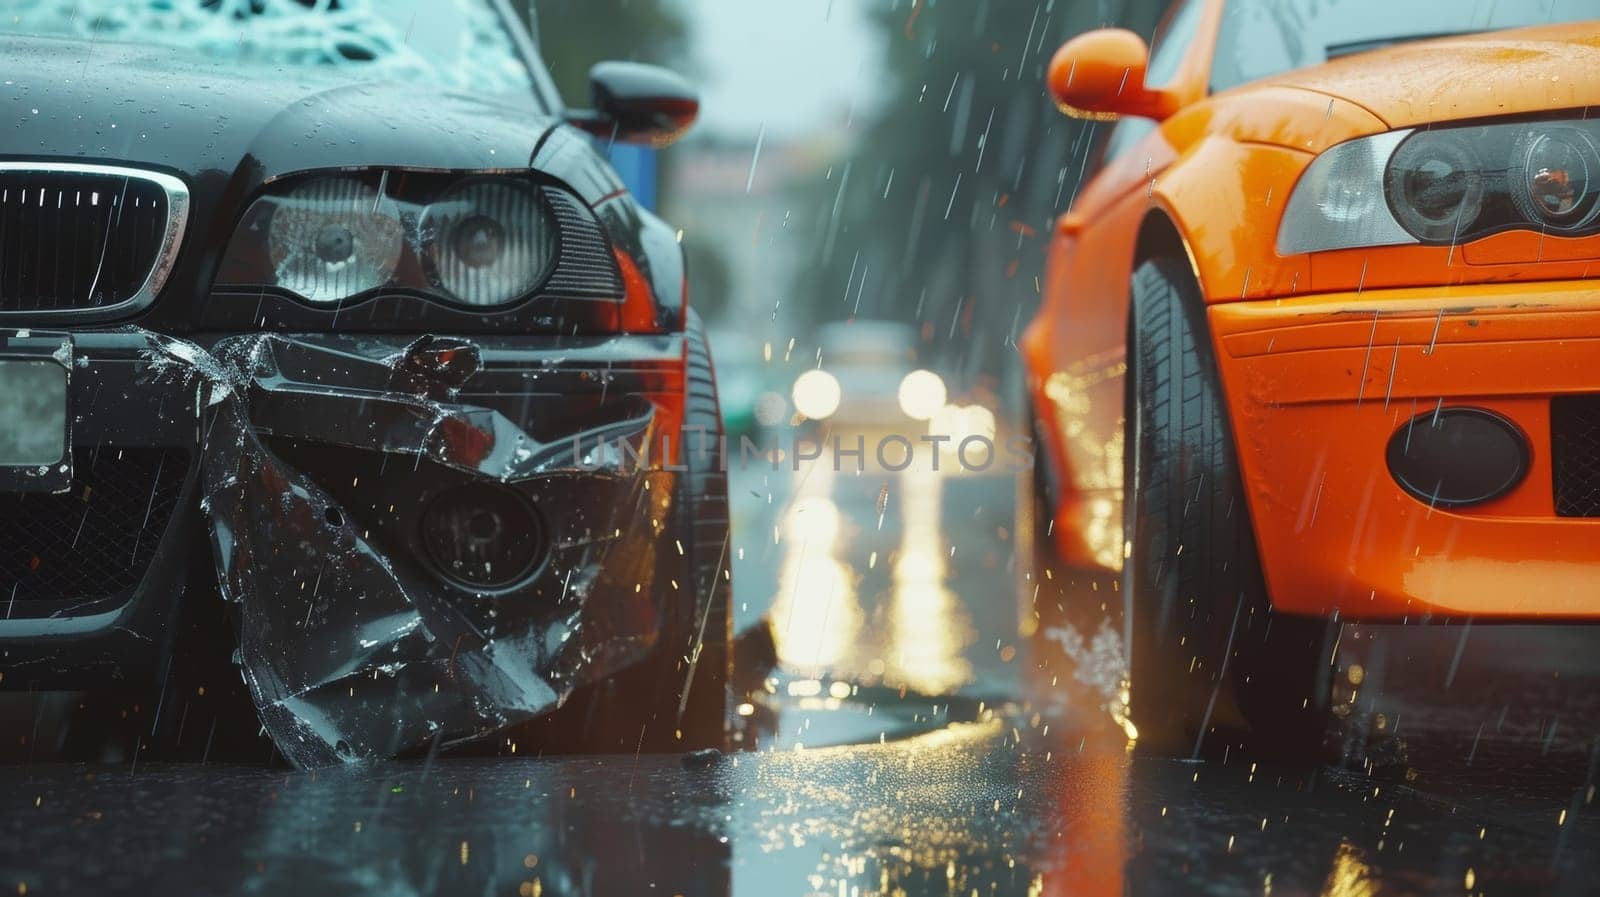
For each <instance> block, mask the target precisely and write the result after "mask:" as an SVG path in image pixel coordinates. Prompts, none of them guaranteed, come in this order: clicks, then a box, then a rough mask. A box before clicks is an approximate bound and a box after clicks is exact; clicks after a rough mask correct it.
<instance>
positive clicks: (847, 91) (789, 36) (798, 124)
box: [683, 0, 882, 140]
mask: <svg viewBox="0 0 1600 897" xmlns="http://www.w3.org/2000/svg"><path fill="white" fill-rule="evenodd" d="M683 3H684V6H685V7H686V9H687V10H688V13H689V21H690V24H691V27H692V28H693V29H694V34H693V42H694V43H693V45H694V53H695V58H696V65H697V71H696V73H695V76H696V80H697V81H698V82H699V85H700V88H701V100H702V104H701V117H700V125H699V127H700V128H701V129H703V131H704V132H705V133H707V134H715V135H716V136H719V137H727V138H733V139H738V138H746V139H749V140H754V139H755V137H756V134H757V133H758V132H759V131H760V129H761V127H762V126H763V124H764V125H765V126H766V133H767V137H768V138H769V139H771V138H795V137H800V136H803V135H804V134H805V133H806V132H808V131H813V130H815V129H818V128H823V127H827V126H829V125H830V124H833V123H835V122H837V121H839V120H842V119H843V117H844V115H846V114H847V112H848V110H849V109H850V108H851V106H852V105H853V104H854V105H855V106H856V107H857V108H860V109H869V108H870V105H866V106H863V105H862V104H869V103H870V100H871V99H872V97H873V96H874V95H875V94H876V90H875V84H874V80H875V73H876V72H877V70H878V67H879V66H880V65H881V60H882V49H881V46H880V44H879V41H878V36H877V32H876V31H875V30H874V29H872V28H871V27H870V26H869V24H868V23H867V21H866V19H865V15H864V13H863V12H862V7H863V6H865V5H866V4H863V3H862V2H861V0H683Z"/></svg>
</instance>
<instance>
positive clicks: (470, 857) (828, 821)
mask: <svg viewBox="0 0 1600 897" xmlns="http://www.w3.org/2000/svg"><path fill="white" fill-rule="evenodd" d="M1015 488H1016V486H1015V483H1014V482H1013V481H1012V480H1011V479H1009V478H1006V477H1003V476H985V477H961V476H955V477H951V476H932V475H930V474H929V473H928V472H926V471H924V472H921V473H907V474H901V475H894V474H863V475H860V476H857V475H854V474H850V473H845V474H836V473H833V472H831V471H827V470H813V471H811V472H810V473H808V474H806V475H804V476H798V477H797V476H795V475H792V474H789V473H777V474H773V473H771V472H762V471H752V472H746V473H744V474H742V475H740V476H739V477H738V478H737V479H736V480H735V484H734V493H735V494H734V504H735V515H736V518H737V519H736V526H737V528H738V532H739V534H740V535H739V544H738V545H737V546H736V549H737V552H736V553H737V560H736V567H735V576H736V582H737V583H738V593H737V595H736V597H735V603H736V607H737V609H738V611H739V613H738V617H739V621H740V623H741V624H743V625H745V626H748V625H753V624H755V623H757V622H759V621H760V620H761V619H763V618H766V619H769V620H770V621H771V625H772V627H773V629H774V631H775V637H776V640H777V644H778V648H779V654H780V657H781V660H782V665H781V666H780V668H779V670H778V671H777V672H776V673H775V675H774V676H773V677H772V678H771V679H770V680H769V685H768V689H767V692H766V693H765V694H763V695H760V696H757V697H756V698H755V699H754V700H752V702H751V705H750V706H748V707H745V708H743V710H744V711H745V712H746V713H747V714H748V715H749V717H750V718H751V719H754V720H761V721H762V722H763V728H762V730H761V745H762V748H761V750H759V751H757V752H754V753H743V754H738V755H728V756H724V757H721V758H720V759H715V760H711V761H708V762H699V761H697V760H695V759H694V758H687V759H686V758H680V757H669V756H648V755H647V756H640V757H631V756H617V757H563V758H541V759H509V760H493V761H490V760H471V761H465V760H437V761H434V762H431V763H414V764H384V765H377V766H370V767H359V768H351V769H341V770H336V771H324V772H320V773H316V774H305V773H296V772H289V771H285V770H277V769H260V768H239V767H217V766H170V765H140V766H138V767H134V768H128V767H98V768H92V767H83V766H67V765H45V764H36V765H31V766H18V767H9V768H3V769H0V893H18V894H23V893H26V894H55V893H74V894H76V893H90V892H94V893H130V894H146V893H204V894H223V893H262V894H282V893H286V892H290V891H293V892H295V893H298V894H303V895H312V894H339V895H348V894H395V895H405V894H435V893H449V894H506V895H511V894H518V895H534V894H538V895H543V894H551V895H590V894H605V895H610V894H663V895H685V897H693V895H727V894H731V895H739V897H746V895H768V894H772V895H797V897H802V895H830V897H832V895H838V897H862V895H878V894H881V895H891V894H905V895H922V894H928V895H934V894H937V895H975V897H982V895H1003V894H1019V895H1098V894H1119V893H1131V894H1185V895H1187V894H1224V895H1233V894H1240V895H1243V894H1273V895H1281V894H1326V895H1377V894H1413V893H1423V894H1451V895H1460V894H1475V893H1482V894H1511V895H1519V894H1531V893H1557V894H1585V893H1600V814H1597V813H1596V810H1595V808H1594V806H1593V805H1592V798H1593V787H1592V785H1591V783H1592V782H1593V781H1594V779H1595V776H1596V763H1597V759H1600V752H1597V750H1596V745H1597V744H1600V742H1597V741H1596V740H1595V737H1594V736H1595V733H1597V732H1600V724H1596V722H1595V720H1596V719H1597V718H1600V714H1597V713H1595V712H1594V710H1593V708H1592V707H1591V706H1590V704H1591V703H1592V701H1593V700H1594V696H1595V695H1596V694H1597V690H1596V689H1595V688H1594V687H1593V685H1594V682H1595V674H1594V670H1593V669H1592V667H1593V665H1594V664H1595V657H1596V656H1597V652H1596V651H1595V650H1594V648H1593V645H1594V639H1593V637H1591V636H1590V635H1589V633H1588V631H1587V630H1576V631H1572V630H1569V631H1565V632H1558V633H1555V634H1553V635H1549V636H1548V637H1546V636H1543V635H1540V634H1535V633H1529V632H1522V631H1517V632H1508V631H1503V630H1494V629H1493V628H1491V627H1480V628H1479V629H1477V630H1460V629H1459V628H1458V629H1457V630H1428V631H1422V630H1418V632H1419V633H1421V634H1420V635H1416V634H1414V633H1410V632H1404V633H1398V634H1396V633H1392V632H1378V631H1373V630H1370V629H1369V630H1361V629H1355V628H1349V629H1348V631H1347V633H1346V635H1345V637H1344V639H1343V640H1342V641H1341V660H1340V663H1339V665H1338V669H1339V670H1340V671H1341V674H1342V675H1343V679H1342V680H1341V689H1342V690H1341V692H1340V693H1339V694H1340V695H1341V701H1346V702H1348V704H1349V706H1350V707H1351V708H1352V711H1351V712H1350V714H1349V715H1348V716H1347V717H1346V718H1345V720H1344V722H1343V723H1341V726H1342V730H1341V733H1336V735H1337V737H1339V738H1342V739H1344V741H1345V743H1347V744H1349V743H1355V742H1356V741H1359V742H1360V744H1361V745H1363V747H1362V748H1361V749H1360V750H1357V751H1351V752H1350V753H1349V756H1350V757H1351V758H1353V759H1351V760H1350V761H1349V762H1347V763H1345V764H1330V765H1324V766H1318V767H1274V766H1266V765H1255V764H1252V763H1250V762H1249V761H1248V760H1245V759H1242V758H1238V759H1234V760H1231V761H1229V762H1223V763H1216V762H1213V763H1203V764H1202V763H1189V762H1182V761H1171V760H1156V759H1148V758H1143V757H1131V756H1130V755H1129V754H1128V752H1127V751H1126V749H1125V740H1124V739H1123V737H1122V736H1121V730H1120V729H1119V728H1118V727H1117V726H1116V725H1115V724H1113V723H1112V721H1111V720H1110V718H1109V716H1108V715H1107V714H1106V713H1105V712H1104V711H1103V710H1101V709H1100V706H1099V702H1098V699H1097V698H1096V697H1095V696H1094V695H1093V693H1092V689H1086V688H1078V687H1073V686H1071V684H1070V682H1069V681H1066V680H1070V679H1071V678H1072V676H1071V673H1070V672H1067V671H1066V670H1067V669H1068V668H1067V667H1065V666H1061V665H1060V664H1062V663H1063V661H1061V660H1060V659H1052V658H1044V659H1043V660H1042V662H1043V663H1044V664H1045V665H1046V666H1047V667H1050V669H1047V670H1046V671H1045V672H1043V673H1029V672H1028V671H1029V670H1031V669H1034V668H1035V666H1036V664H1037V663H1038V662H1041V661H1040V658H1038V657H1037V656H1036V655H1032V654H1030V653H1029V652H1028V650H1027V646H1026V645H1024V644H1021V643H1019V639H1018V636H1017V630H1018V606H1019V602H1018V598H1017V595H1018V594H1019V587H1018V576H1019V574H1018V571H1017V570H1016V568H1015V565H1014V563H1013V557H1014V554H1015V552H1014V542H1015V539H1016V521H1015V520H1014V513H1013V508H1014V505H1015V502H1014V493H1015ZM1102 585H1106V587H1107V588H1109V585H1108V584H1100V583H1088V584H1085V586H1084V587H1086V588H1089V589H1091V590H1093V589H1097V588H1099V587H1100V586H1102ZM1022 593H1023V594H1026V589H1024V590H1023V591H1022ZM1413 629H1415V627H1413ZM1539 638H1544V640H1543V641H1538V639H1539ZM1346 654H1348V655H1349V656H1348V657H1346V656H1344V655H1346ZM1352 664H1359V665H1360V666H1361V667H1362V670H1363V674H1362V675H1358V676H1351V675H1348V671H1349V669H1350V667H1351V665H1352ZM1058 668H1059V669H1060V670H1062V672H1059V673H1057V672H1055V670H1056V669H1058ZM1363 677H1364V678H1363ZM1088 678H1091V679H1092V678H1093V677H1092V676H1091V677H1088ZM1051 680H1054V686H1052V684H1051ZM1355 680H1361V681H1355ZM1363 733H1365V735H1367V736H1370V737H1359V736H1362V735H1363ZM1345 767H1349V768H1345Z"/></svg>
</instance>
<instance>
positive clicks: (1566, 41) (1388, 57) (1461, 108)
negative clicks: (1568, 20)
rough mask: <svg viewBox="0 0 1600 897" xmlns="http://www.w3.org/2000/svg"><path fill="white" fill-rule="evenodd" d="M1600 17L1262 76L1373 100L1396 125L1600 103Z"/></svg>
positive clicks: (1373, 108)
mask: <svg viewBox="0 0 1600 897" xmlns="http://www.w3.org/2000/svg"><path fill="white" fill-rule="evenodd" d="M1596 72H1600V20H1596V21H1592V22H1582V23H1578V24H1569V25H1541V26H1538V27H1534V28H1522V29H1516V30H1513V31H1495V32H1489V33H1485V34H1475V35H1468V36H1463V37H1451V38H1443V39H1439V40H1429V41H1419V42H1417V43H1408V44H1401V45H1398V46H1394V47H1389V48H1385V49H1382V50H1374V51H1371V52H1368V53H1359V54H1356V55H1354V56H1348V57H1345V58H1343V59H1339V60H1335V61H1333V62H1330V63H1328V64H1326V65H1320V66H1316V67H1313V68H1307V69H1300V70H1298V71H1294V72H1289V73H1287V74H1284V75H1280V76H1277V77H1274V78H1269V79H1266V80H1264V81H1259V82H1256V83H1257V84H1259V85H1262V86H1285V87H1298V88H1301V89H1303V90H1311V91H1315V92H1317V93H1322V94H1327V95H1329V96H1335V97H1339V98H1341V99H1345V100H1348V101H1350V102H1352V103H1355V104H1357V105H1360V106H1363V107H1365V108H1366V109H1367V110H1368V111H1369V112H1371V113H1372V114H1373V115H1376V116H1377V117H1378V118H1380V119H1383V121H1384V122H1385V123H1387V124H1388V126H1389V127H1391V128H1404V127H1410V126H1413V125H1421V124H1427V123H1429V122H1441V121H1450V120H1454V119H1464V118H1480V117H1485V116H1500V115H1518V114H1523V113H1532V112H1541V111H1545V110H1566V109H1578V108H1581V107H1584V106H1600V78H1597V77H1595V73H1596Z"/></svg>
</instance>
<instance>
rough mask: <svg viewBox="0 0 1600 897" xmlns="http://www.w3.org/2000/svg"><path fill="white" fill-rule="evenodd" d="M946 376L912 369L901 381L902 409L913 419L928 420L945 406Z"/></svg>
mask: <svg viewBox="0 0 1600 897" xmlns="http://www.w3.org/2000/svg"><path fill="white" fill-rule="evenodd" d="M947 396H948V394H947V392H946V390H945V387H944V378H943V377H940V376H939V375H938V374H935V373H934V372H933V371H912V372H911V373H909V374H907V375H905V378H904V379H902V380H901V381H900V410H901V411H904V412H905V413H906V416H907V417H909V418H911V419H912V420H927V419H928V418H930V417H933V416H934V415H935V414H938V413H939V409H940V408H943V407H944V402H945V399H946V398H947Z"/></svg>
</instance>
